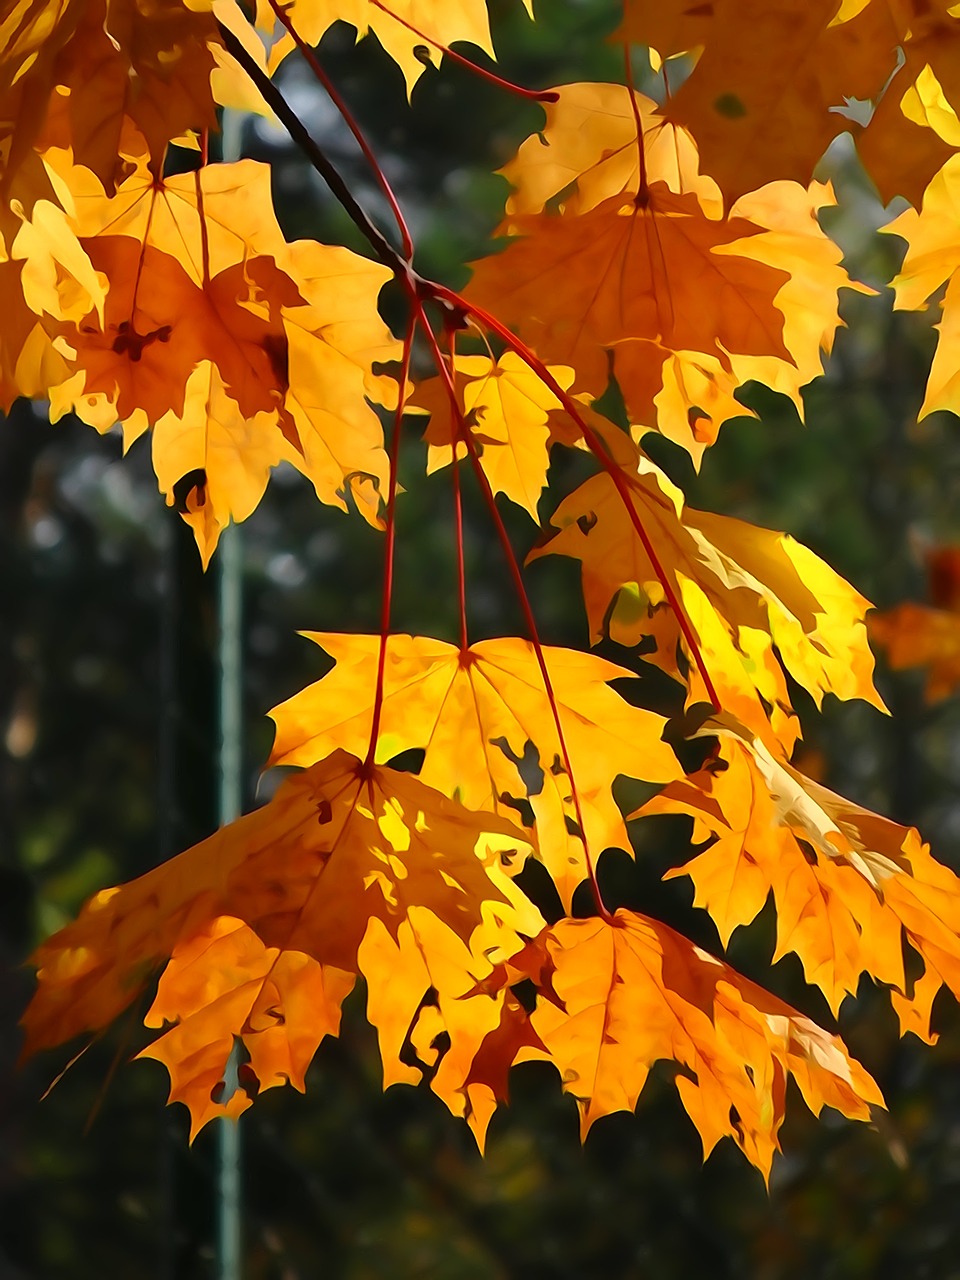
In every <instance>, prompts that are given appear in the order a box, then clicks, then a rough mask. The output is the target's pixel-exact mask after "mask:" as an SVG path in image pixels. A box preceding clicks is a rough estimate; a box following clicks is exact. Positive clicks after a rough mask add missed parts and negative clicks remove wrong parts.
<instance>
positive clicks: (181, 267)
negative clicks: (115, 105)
mask: <svg viewBox="0 0 960 1280" xmlns="http://www.w3.org/2000/svg"><path fill="white" fill-rule="evenodd" d="M66 173H67V174H68V176H69V178H70V181H71V183H72V184H73V185H72V193H71V194H72V206H73V207H72V208H71V210H70V211H69V213H68V214H61V213H60V212H59V210H57V209H56V208H55V206H53V205H50V204H48V203H46V202H42V203H41V204H39V205H38V206H37V207H36V209H35V211H34V217H33V219H32V220H31V221H30V222H27V223H24V225H23V227H22V229H21V232H20V234H19V235H18V237H17V240H16V241H15V243H14V253H15V255H17V256H22V257H24V258H25V259H26V260H27V266H26V267H25V268H24V274H23V285H24V297H25V301H26V303H27V305H28V306H29V307H30V308H31V309H32V310H34V311H35V312H36V313H37V315H38V316H39V317H40V318H41V319H42V321H43V323H44V326H45V331H46V332H47V335H48V337H51V338H52V339H53V344H54V347H55V349H56V351H57V352H58V353H59V354H60V356H61V357H63V358H64V359H65V360H66V365H67V371H68V375H69V376H66V377H64V373H63V369H62V363H61V366H60V367H58V368H56V369H53V370H52V372H54V373H55V374H56V375H58V377H59V381H57V382H55V383H54V384H53V385H48V387H47V394H48V395H49V397H50V400H51V405H52V409H53V413H54V416H57V415H59V414H61V413H63V412H64V411H65V410H67V409H73V410H74V411H75V412H77V413H78V414H79V416H80V417H81V418H83V419H85V420H86V421H88V422H90V423H91V424H92V425H95V426H97V427H99V428H100V429H101V430H103V429H105V428H106V427H108V426H110V425H111V424H112V423H113V422H114V421H115V420H117V419H119V420H120V421H121V422H122V423H123V425H124V430H125V437H126V442H127V444H129V443H130V442H131V440H133V439H135V438H136V437H137V436H138V435H139V434H141V433H142V432H143V431H144V430H146V429H147V428H149V427H154V426H155V427H157V428H158V436H157V438H155V440H154V455H155V459H156V463H157V473H158V476H159V478H160V480H161V487H162V488H163V489H164V491H165V492H166V494H167V496H168V501H172V494H173V490H174V487H175V486H176V484H177V483H178V482H179V481H180V479H181V478H182V477H184V476H187V475H190V474H191V473H193V472H199V473H201V474H202V479H201V481H200V482H199V483H198V484H197V485H195V486H194V487H193V489H192V491H191V494H190V496H189V497H188V500H187V506H188V515H189V518H190V519H191V522H192V523H193V524H194V529H195V532H196V533H197V537H198V542H199V544H200V548H201V552H202V554H203V557H204V560H205V561H206V560H207V559H208V558H209V556H210V553H211V552H212V550H213V548H214V547H215V545H216V540H217V537H218V536H219V533H220V531H221V529H222V528H223V527H224V525H225V524H226V523H227V522H228V520H229V519H230V518H231V517H232V518H234V519H242V518H244V517H245V516H246V515H248V514H249V513H250V511H252V510H253V508H254V507H255V506H256V504H257V502H258V501H259V499H260V497H261V496H262V494H263V490H264V488H265V486H266V483H267V478H268V475H269V472H270V468H271V467H272V466H273V465H275V464H276V463H277V462H278V461H279V460H280V459H281V458H286V459H288V460H289V461H291V462H293V463H294V465H296V466H298V467H299V468H300V469H301V470H302V471H303V472H304V473H305V474H306V475H307V476H308V477H309V478H310V479H311V481H312V482H313V484H314V486H315V488H316V491H317V495H318V497H320V498H321V500H322V501H324V502H329V503H333V504H335V505H337V506H340V507H341V508H344V509H345V508H346V505H347V493H348V491H349V492H351V493H352V496H353V498H354V499H355V501H356V503H357V506H358V507H359V509H360V510H361V511H362V512H363V513H364V514H365V515H366V517H367V518H368V519H370V520H372V521H376V520H377V519H378V515H379V502H380V494H381V492H382V488H383V487H384V486H385V481H386V471H387V464H386V458H385V455H384V453H383V450H382V430H381V427H380V423H379V420H378V419H377V416H376V414H375V413H374V411H373V409H372V408H371V406H370V404H369V403H368V399H377V400H379V401H380V402H381V403H384V402H387V403H389V402H390V400H391V398H392V397H393V396H394V395H395V386H394V384H393V382H392V381H391V380H390V379H387V378H385V377H379V376H377V375H375V374H374V373H373V368H372V366H373V364H374V362H376V361H379V360H389V359H391V358H393V357H394V356H395V355H396V353H397V350H398V346H397V344H396V343H395V342H394V341H393V339H392V338H391V337H390V334H389V332H388V331H387V329H386V327H385V325H384V324H383V321H382V320H381V319H380V317H379V315H378V313H377V295H378V293H379V291H380V288H381V287H382V285H383V283H384V281H385V280H386V279H387V278H388V274H389V273H388V272H387V271H386V270H385V269H384V268H382V267H379V266H377V265H376V264H374V263H371V262H369V261H368V260H366V259H364V258H360V257H358V256H357V255H355V254H352V253H350V252H349V251H348V250H346V249H341V248H338V247H326V246H321V245H318V244H315V243H313V242H312V241H298V242H296V243H295V244H290V245H288V244H286V243H285V241H284V239H283V236H282V234H281V232H280V229H279V227H278V225H277V221H276V217H275V215H274V212H273V206H272V203H271V199H270V188H269V176H268V174H269V171H268V169H267V167H266V166H264V165H258V164H256V163H254V162H253V161H241V162H240V163H238V164H236V165H216V166H206V167H204V168H203V169H202V170H199V171H197V172H196V173H192V174H186V175H180V176H177V177H172V178H168V179H164V180H162V181H158V180H155V179H154V178H153V177H152V175H151V174H150V172H149V171H148V170H147V169H146V168H145V167H144V166H140V167H139V168H138V169H137V170H136V172H135V173H133V174H132V175H131V176H130V177H129V178H127V179H126V180H125V181H124V182H123V183H122V184H121V186H120V187H119V188H118V190H117V193H116V195H115V196H113V197H112V198H107V197H105V196H104V195H103V192H102V188H100V187H99V184H97V183H96V180H95V179H93V177H92V175H90V174H89V172H88V171H86V170H78V169H77V168H76V166H73V167H70V168H68V169H67V170H66ZM84 175H86V177H84ZM60 176H62V175H60ZM48 224H52V225H50V226H48ZM14 339H15V341H16V342H19V343H25V341H26V338H25V336H24V334H23V333H22V331H18V332H17V333H16V334H15V335H14ZM24 349H25V348H24ZM11 363H12V364H13V366H14V369H15V371H17V370H19V371H20V373H21V375H22V376H23V377H24V379H25V386H24V389H27V388H28V387H32V386H34V385H35V384H36V383H37V381H38V374H37V369H36V366H35V365H34V364H32V363H31V362H29V360H26V359H25V358H24V357H23V355H22V351H21V352H18V353H16V354H15V355H14V356H12V357H11Z"/></svg>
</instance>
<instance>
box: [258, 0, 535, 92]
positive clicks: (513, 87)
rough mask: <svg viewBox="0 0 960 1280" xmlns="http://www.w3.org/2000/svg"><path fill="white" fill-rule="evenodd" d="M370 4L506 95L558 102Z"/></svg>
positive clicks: (377, 3) (374, 2) (377, 1)
mask: <svg viewBox="0 0 960 1280" xmlns="http://www.w3.org/2000/svg"><path fill="white" fill-rule="evenodd" d="M270 3H271V4H273V3H274V0H270ZM370 3H371V4H372V5H375V6H376V8H378V9H380V10H381V11H382V12H383V13H385V14H386V15H387V17H388V18H393V20H394V22H399V23H400V25H401V26H402V27H406V28H407V30H408V31H412V32H413V34H414V35H415V36H418V37H419V38H420V39H421V40H423V41H424V42H425V43H426V44H432V45H433V47H434V48H435V49H439V50H440V52H441V53H442V54H443V55H444V56H445V57H447V58H452V59H453V61H454V62H459V63H460V65H461V66H462V67H466V68H467V70H468V71H472V72H473V74H474V75H477V76H480V78H481V79H483V80H489V81H490V83H491V84H495V85H497V87H498V88H500V89H506V91H507V92H508V93H514V94H516V95H517V97H519V98H527V99H528V100H529V101H531V102H558V101H559V99H560V95H559V93H557V91H556V90H555V89H523V88H521V86H520V85H518V84H513V83H512V82H511V81H510V80H504V79H503V77H502V76H498V75H496V74H495V73H494V72H493V71H487V70H486V69H485V68H483V67H480V66H478V65H477V64H476V63H475V62H471V61H470V59H469V58H465V57H464V56H463V54H462V53H456V52H455V51H454V50H453V49H451V48H450V47H449V46H448V45H445V44H441V43H440V41H439V40H434V38H433V36H428V35H427V34H426V32H424V31H421V30H420V29H419V28H418V27H415V26H414V25H413V23H412V22H408V21H407V20H406V18H401V17H400V15H399V14H398V13H394V12H393V10H392V9H389V8H387V6H386V5H385V4H381V3H380V0H370Z"/></svg>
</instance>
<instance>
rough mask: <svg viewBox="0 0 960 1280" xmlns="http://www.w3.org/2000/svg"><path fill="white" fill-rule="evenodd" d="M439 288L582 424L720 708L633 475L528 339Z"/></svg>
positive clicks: (454, 305) (450, 302) (587, 441)
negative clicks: (639, 504) (639, 503)
mask: <svg viewBox="0 0 960 1280" xmlns="http://www.w3.org/2000/svg"><path fill="white" fill-rule="evenodd" d="M436 290H437V296H438V297H440V298H441V299H442V300H443V301H445V302H447V303H448V304H449V305H450V306H453V307H455V308H457V309H458V310H459V311H461V312H467V313H468V314H469V315H471V316H473V317H474V318H475V319H477V320H479V321H480V323H481V324H483V325H485V326H486V327H487V328H488V329H491V330H492V331H493V332H494V333H496V334H497V336H498V337H500V338H502V339H503V341H504V342H505V343H506V344H507V346H508V347H509V348H510V350H511V351H515V352H516V354H517V355H518V356H519V357H520V359H521V360H523V362H524V363H525V364H526V365H527V366H528V367H529V368H530V369H532V370H533V372H534V373H535V374H536V375H537V376H538V377H539V379H540V381H541V382H542V383H543V384H544V386H546V387H548V388H549V390H550V391H552V392H553V394H554V395H555V396H556V397H557V399H558V400H559V401H560V403H561V404H562V405H563V407H564V409H565V410H566V411H567V413H568V414H569V415H570V417H571V418H572V419H573V420H574V422H575V423H576V424H577V426H578V427H579V428H580V430H581V432H582V433H583V438H584V440H585V442H586V444H587V447H588V448H589V450H590V452H591V453H592V454H593V455H594V457H595V458H596V459H597V461H598V462H599V463H600V465H601V466H602V467H603V469H604V470H605V471H606V472H607V474H608V475H609V476H610V479H611V480H612V481H613V484H614V487H615V488H616V490H617V493H618V494H619V495H620V498H621V501H622V502H623V504H624V507H625V508H626V511H627V515H628V517H629V519H630V523H631V524H632V525H633V527H634V529H635V531H636V534H637V537H638V538H639V539H640V542H641V543H642V545H643V549H644V551H645V552H646V554H647V558H648V559H649V561H650V564H651V565H652V566H653V571H654V573H655V574H656V575H657V579H658V581H659V583H660V585H661V586H662V587H663V592H664V595H665V596H666V597H667V602H668V603H669V605H670V608H671V609H672V610H673V612H674V615H675V616H676V619H677V624H678V625H679V627H680V631H681V633H682V635H683V638H684V639H685V640H686V642H687V646H688V648H689V649H690V653H691V655H692V657H693V660H694V662H695V663H696V666H697V670H698V671H699V672H700V675H701V676H702V678H703V683H704V687H705V689H706V691H707V696H708V697H709V699H710V701H711V702H712V703H713V707H714V710H715V711H720V710H721V708H722V704H721V702H720V698H719V695H718V694H717V690H716V688H715V686H714V683H713V681H712V680H711V678H710V672H709V671H708V670H707V664H706V662H705V661H704V657H703V653H702V651H701V649H700V645H699V643H698V641H697V638H696V636H695V635H694V633H693V628H692V627H691V625H690V620H689V619H688V618H687V615H686V611H685V610H684V608H683V604H682V603H681V601H680V598H679V596H678V595H677V593H676V591H675V590H674V588H673V584H672V583H671V581H670V579H669V577H668V576H667V572H666V570H665V569H664V567H663V565H662V563H661V562H660V557H659V556H658V555H657V552H656V548H655V547H654V545H653V543H652V541H651V540H650V535H649V534H648V533H647V531H646V529H645V528H644V527H643V521H642V520H641V519H640V514H639V512H638V511H637V509H636V507H635V506H634V504H633V499H632V497H631V494H630V488H631V484H630V481H629V479H628V478H627V477H626V476H625V475H624V473H623V471H622V470H621V469H620V467H619V466H618V465H617V463H616V462H615V461H614V459H613V458H612V457H611V456H610V454H609V452H608V451H607V448H606V445H605V444H604V443H603V441H602V440H601V439H600V437H599V436H598V435H597V433H596V432H595V431H594V430H593V428H592V427H591V426H589V424H588V423H587V422H586V421H585V420H584V418H583V415H582V414H581V413H580V410H579V409H578V407H577V403H576V401H575V400H574V399H573V398H572V397H571V396H570V395H568V394H567V392H566V391H564V389H563V387H561V386H560V384H559V382H557V380H556V378H555V377H554V376H553V374H552V373H551V372H550V370H549V369H548V368H547V366H546V365H545V364H544V363H543V361H542V360H541V359H540V357H539V356H538V355H536V354H535V352H533V351H532V350H531V349H530V348H529V347H528V346H527V344H526V343H525V342H521V340H520V339H519V338H518V337H517V336H516V334H515V333H513V332H511V330H510V329H508V328H507V326H506V325H505V324H503V323H502V322H501V321H499V320H498V319H497V318H496V316H493V315H491V314H490V312H489V311H484V309H483V308H482V307H478V306H476V305H475V304H474V303H472V302H467V301H466V299H465V298H462V297H461V296H460V295H459V294H458V293H454V291H453V290H452V289H447V288H444V287H443V286H442V285H437V286H436Z"/></svg>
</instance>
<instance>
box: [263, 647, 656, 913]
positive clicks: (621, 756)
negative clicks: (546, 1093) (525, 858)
mask: <svg viewBox="0 0 960 1280" xmlns="http://www.w3.org/2000/svg"><path fill="white" fill-rule="evenodd" d="M306 634H307V636H308V638H309V639H311V640H314V641H315V642H316V643H317V644H319V645H321V646H322V648H324V649H325V650H326V651H327V652H328V653H329V654H330V655H331V656H332V657H333V658H334V660H335V662H336V666H335V667H334V669H333V670H332V671H331V672H330V673H329V674H328V675H326V676H325V677H324V678H323V679H322V680H319V681H318V682H317V683H316V684H314V685H311V686H310V687H309V688H307V689H305V690H303V691H302V692H301V693H298V694H295V695H294V697H293V698H291V699H289V700H288V701H287V702H285V703H283V704H281V705H280V706H279V707H275V708H274V709H273V711H271V713H270V714H271V716H272V717H273V719H274V720H275V721H276V724H277V737H276V741H275V743H274V747H273V751H272V753H271V756H270V763H271V764H298V765H309V764H312V763H313V761H314V760H317V759H319V758H322V757H323V756H325V755H326V754H327V752H328V751H330V750H332V749H333V748H334V747H342V748H344V749H345V750H348V751H353V752H355V753H358V754H359V753H361V752H363V751H365V750H366V747H367V744H368V743H369V740H370V731H371V727H372V718H373V690H374V689H375V687H376V670H377V659H378V655H379V647H380V638H379V636H352V635H334V634H329V633H326V632H307V633H306ZM543 655H544V660H545V663H546V667H547V671H548V672H549V674H550V681H551V685H552V687H553V693H554V695H555V698H556V702H557V707H558V710H559V716H560V723H561V725H562V727H563V734H564V741H565V744H566V747H567V751H568V753H569V757H570V765H571V769H572V772H573V784H574V785H575V786H576V789H577V795H578V797H579V800H580V808H581V813H582V815H583V821H584V825H585V828H586V830H585V834H586V837H587V841H588V843H589V845H590V848H591V850H592V851H593V855H594V857H596V856H597V855H599V853H600V852H601V850H603V849H604V848H606V846H607V845H619V846H620V847H621V848H624V849H627V850H629V849H630V844H629V840H628V837H627V833H626V828H625V827H624V825H623V818H622V815H621V813H620V810H619V809H618V808H617V805H616V804H615V802H614V799H613V795H612V791H611V786H612V783H613V778H614V777H615V776H616V774H619V773H622V774H626V775H628V776H630V777H636V778H640V779H643V780H646V781H648V782H655V783H659V782H663V781H666V780H667V779H668V778H674V777H677V776H678V774H679V765H678V763H677V760H676V758H675V756H674V755H673V752H672V751H671V749H670V748H669V747H668V746H667V745H666V744H665V743H664V742H663V741H661V737H660V735H661V732H662V730H663V727H664V724H665V722H664V720H663V718H662V717H661V716H658V715H656V714H654V713H653V712H650V711H644V710H641V709H640V708H638V707H632V706H630V705H629V703H627V702H625V701H624V700H623V699H622V698H621V697H620V696H619V694H617V693H615V692H614V690H613V689H611V688H610V687H609V684H608V681H610V680H615V679H618V678H619V677H625V676H629V675H631V674H632V673H631V672H629V671H627V670H625V669H624V668H622V667H618V666H616V665H615V664H614V663H612V662H607V661H605V660H603V659H601V658H598V657H596V656H594V655H593V654H587V653H578V652H576V651H574V650H570V649H557V648H553V647H551V646H544V649H543ZM410 748H424V749H425V750H426V755H425V758H424V762H423V766H422V768H421V770H420V777H421V778H422V780H423V781H424V782H426V783H428V784H429V785H430V786H431V787H436V789H437V790H438V791H442V792H443V793H444V794H446V795H450V796H456V797H457V798H458V799H459V800H460V801H461V802H462V803H463V804H465V805H467V807H468V808H470V809H492V810H494V811H495V812H497V813H500V814H502V815H503V816H504V817H509V818H511V819H513V820H515V821H518V822H520V823H522V824H523V825H525V826H528V827H531V828H532V829H533V832H535V836H534V835H533V834H532V833H531V836H530V838H531V839H534V838H535V839H536V842H537V845H538V848H539V852H540V857H541V859H542V861H543V862H544V864H545V865H546V867H547V869H548V871H549V872H550V874H551V875H552V877H553V879H554V881H555V882H556V885H557V890H558V892H559V893H560V896H561V898H562V900H563V901H564V902H566V903H569V901H570V899H571V897H572V895H573V891H574V889H575V888H576V887H577V885H578V884H579V883H580V882H581V881H582V880H583V879H584V877H585V876H586V874H587V871H586V866H585V863H584V854H583V845H582V842H581V839H580V838H579V835H578V832H577V826H576V809H575V806H574V804H573V798H572V790H571V787H572V784H571V779H570V777H569V776H568V774H567V770H566V766H565V764H564V760H563V753H562V750H561V745H560V739H559V735H558V733H557V727H556V723H555V721H554V718H553V712H552V710H551V707H550V702H549V700H548V698H547V694H546V691H545V689H544V683H543V676H542V675H541V672H540V667H539V664H538V662H537V658H536V654H535V651H534V648H533V646H532V644H530V643H529V642H528V641H526V640H519V639H513V638H505V639H500V640H484V641H481V642H480V643H479V644H475V645H472V646H471V647H470V648H469V649H467V650H464V651H461V650H460V649H459V648H458V647H457V646H456V645H451V644H446V643H444V642H443V641H442V640H431V639H429V638H427V637H424V636H405V635H391V636H389V637H388V639H387V654H386V668H385V674H384V686H383V706H382V712H381V720H380V737H379V739H378V742H377V758H378V759H380V760H389V759H391V758H392V757H393V756H394V755H396V754H398V753H399V752H401V751H405V750H408V749H410ZM611 761H613V762H614V763H613V767H612V769H611V763H610V762H611Z"/></svg>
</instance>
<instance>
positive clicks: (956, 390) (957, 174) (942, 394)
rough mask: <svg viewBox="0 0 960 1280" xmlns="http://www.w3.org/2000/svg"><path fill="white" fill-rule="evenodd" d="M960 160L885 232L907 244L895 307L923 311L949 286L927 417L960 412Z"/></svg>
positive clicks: (897, 279) (926, 398) (924, 410)
mask: <svg viewBox="0 0 960 1280" xmlns="http://www.w3.org/2000/svg"><path fill="white" fill-rule="evenodd" d="M958 209H960V156H954V157H953V158H952V159H950V160H948V161H947V163H946V164H945V165H944V166H943V168H942V169H941V170H940V172H939V173H938V174H937V175H936V177H935V178H934V179H933V181H932V182H931V183H930V185H929V186H928V187H927V189H926V192H925V193H924V197H923V208H922V210H921V211H920V212H919V213H918V212H917V211H916V209H906V210H905V211H904V212H903V213H901V214H900V216H899V217H897V218H895V219H894V220H893V222H891V223H889V224H888V225H887V226H885V227H884V228H883V230H884V231H887V232H889V233H890V234H891V235H897V236H901V237H902V238H903V239H904V240H906V242H907V246H908V248H907V253H906V257H905V258H904V260H903V266H902V267H901V268H900V272H899V274H898V275H897V276H896V277H895V278H894V280H893V281H892V282H891V283H892V287H893V289H894V290H895V292H896V302H895V303H894V306H895V307H896V308H898V309H903V310H908V311H917V310H923V309H924V308H925V307H926V304H927V302H928V300H929V299H930V297H931V295H932V294H934V293H935V292H936V291H937V289H939V288H940V286H941V285H942V284H943V283H944V281H947V282H948V283H947V289H946V293H945V294H944V296H943V301H942V303H941V304H940V305H941V308H942V311H943V319H942V320H941V322H940V323H939V324H938V325H937V328H938V329H939V330H940V338H939V340H938V342H937V350H936V352H935V354H934V357H933V364H932V365H931V367H930V376H929V379H928V381H927V390H926V394H925V396H924V399H923V405H922V407H921V409H920V416H921V417H926V415H927V414H928V413H933V412H935V411H936V410H937V409H949V410H951V411H952V412H954V413H956V412H957V411H958V409H960V374H958V372H957V361H956V355H955V352H956V348H957V345H958V343H960V284H958V281H957V275H956V273H957V268H958V267H960V219H958V214H957V211H958Z"/></svg>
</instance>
